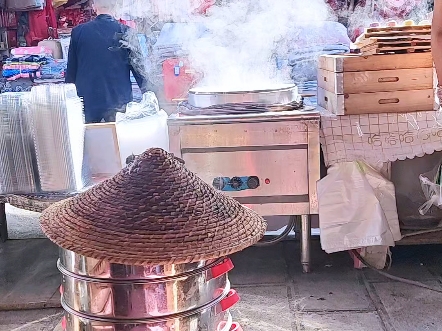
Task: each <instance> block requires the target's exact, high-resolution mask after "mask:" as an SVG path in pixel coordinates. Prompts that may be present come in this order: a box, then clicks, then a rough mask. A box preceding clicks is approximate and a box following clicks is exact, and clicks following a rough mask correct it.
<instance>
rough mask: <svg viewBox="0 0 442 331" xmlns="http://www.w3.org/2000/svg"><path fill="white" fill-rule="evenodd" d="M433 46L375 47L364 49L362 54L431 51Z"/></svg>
mask: <svg viewBox="0 0 442 331" xmlns="http://www.w3.org/2000/svg"><path fill="white" fill-rule="evenodd" d="M430 51H431V46H405V47H391V46H390V47H384V48H378V47H374V48H373V49H371V50H369V51H364V52H363V53H362V55H364V56H367V55H385V54H410V53H422V52H427V53H430Z"/></svg>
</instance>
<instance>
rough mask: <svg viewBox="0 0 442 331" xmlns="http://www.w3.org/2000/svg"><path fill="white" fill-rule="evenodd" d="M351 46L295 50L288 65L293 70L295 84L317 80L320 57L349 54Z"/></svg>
mask: <svg viewBox="0 0 442 331" xmlns="http://www.w3.org/2000/svg"><path fill="white" fill-rule="evenodd" d="M349 52H350V46H349V45H342V44H331V45H321V46H316V45H315V46H312V47H305V48H303V49H297V50H293V51H291V52H290V53H289V55H288V65H289V66H290V67H291V68H292V69H291V78H292V79H293V80H294V81H295V82H300V81H308V80H315V79H316V77H317V75H318V73H317V71H318V70H317V69H318V58H319V56H320V55H327V54H328V55H333V54H343V53H349Z"/></svg>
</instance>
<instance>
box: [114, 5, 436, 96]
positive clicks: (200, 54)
mask: <svg viewBox="0 0 442 331" xmlns="http://www.w3.org/2000/svg"><path fill="white" fill-rule="evenodd" d="M117 1H118V5H117V6H116V15H117V16H118V17H122V18H126V19H134V18H135V19H138V22H139V24H138V32H141V33H143V34H145V35H147V36H149V37H152V38H154V39H155V38H156V37H157V36H158V35H157V33H155V31H154V30H155V29H153V27H154V26H155V25H156V24H157V22H159V21H166V22H167V21H169V22H171V21H173V22H192V24H190V25H188V26H186V28H183V29H182V31H180V32H179V36H174V37H175V38H177V37H178V39H179V43H180V44H181V51H182V55H184V56H185V57H187V58H188V59H189V60H190V64H191V67H192V68H193V69H194V70H196V71H197V72H201V73H203V74H204V78H203V79H202V81H200V83H199V86H204V87H208V88H217V89H243V88H246V89H255V88H261V87H268V86H269V84H280V83H287V82H293V72H290V69H287V68H288V66H286V65H285V66H284V65H283V66H282V67H283V68H286V70H277V65H276V64H277V60H278V59H279V60H282V61H287V62H288V61H290V59H289V58H288V57H289V56H288V54H290V53H291V54H293V53H303V52H305V50H306V49H308V50H309V51H308V52H306V55H305V56H304V57H303V56H300V57H296V59H298V58H303V59H302V61H306V63H307V64H306V65H305V67H306V68H309V67H310V66H311V63H312V62H314V61H316V58H317V55H318V52H316V53H315V52H314V51H312V50H313V49H314V48H315V46H318V49H319V48H320V47H321V46H323V45H324V44H329V45H330V44H348V42H349V40H348V39H347V40H343V39H342V35H343V34H344V35H345V34H346V32H344V33H343V34H342V33H341V35H340V36H339V33H338V34H336V33H334V32H333V31H330V30H333V29H328V30H327V29H324V28H323V27H324V22H325V21H327V20H328V21H330V20H332V21H336V19H337V18H336V17H335V16H334V14H333V13H332V10H331V9H330V7H329V6H328V5H327V4H326V3H325V1H324V0H308V1H306V0H223V1H221V2H222V5H220V6H214V7H212V8H211V9H210V10H209V12H208V14H209V15H208V16H195V15H192V12H193V11H194V10H195V9H196V8H197V7H199V5H200V4H201V2H202V0H188V1H186V0H117ZM406 1H408V0H406ZM411 1H414V0H411ZM218 2H219V1H218ZM427 11H428V10H427V8H426V1H422V5H421V6H420V7H418V8H417V10H415V11H414V12H413V13H411V17H407V18H413V19H416V20H419V19H423V18H425V16H426V14H427ZM373 13H374V12H373V7H372V6H370V5H369V4H368V5H367V6H365V7H364V8H356V10H355V12H354V13H352V14H349V13H344V16H347V19H348V21H349V25H350V30H352V29H353V30H354V29H356V28H358V27H363V26H367V25H368V24H370V23H371V22H373V21H381V22H382V21H385V20H383V19H381V18H380V17H375V14H373ZM341 14H342V13H341ZM393 19H394V18H393ZM200 26H203V27H204V29H205V33H204V34H202V35H201V33H200V32H201V31H200ZM342 28H343V26H342ZM128 37H129V44H130V46H131V47H134V45H136V44H137V43H138V39H136V38H135V36H128ZM344 39H345V38H344ZM162 60H164V58H159V57H158V54H156V53H155V51H153V52H151V53H150V55H149V56H147V57H146V56H144V57H143V56H139V57H138V62H137V63H136V66H137V67H138V69H139V70H141V71H142V72H143V73H145V75H146V76H147V77H149V79H150V81H151V82H152V83H154V84H155V85H160V84H161V79H160V77H161V61H162ZM299 61H301V60H299ZM298 68H300V70H301V69H302V63H301V64H300V65H298ZM306 75H307V74H306ZM300 76H302V75H300ZM308 76H309V77H312V76H314V72H313V71H312V72H309V73H308ZM300 79H301V80H302V77H301V78H300ZM305 80H308V79H305Z"/></svg>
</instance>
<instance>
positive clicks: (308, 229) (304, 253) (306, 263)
mask: <svg viewBox="0 0 442 331" xmlns="http://www.w3.org/2000/svg"><path fill="white" fill-rule="evenodd" d="M311 237H312V224H311V222H310V216H309V215H302V216H301V263H302V270H303V272H304V273H310V242H311Z"/></svg>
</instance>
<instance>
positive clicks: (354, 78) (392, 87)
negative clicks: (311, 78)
mask: <svg viewBox="0 0 442 331" xmlns="http://www.w3.org/2000/svg"><path fill="white" fill-rule="evenodd" d="M318 86H319V87H320V88H322V89H324V90H326V91H329V92H332V93H336V94H346V93H350V94H352V93H367V92H391V91H406V90H428V89H432V88H433V68H415V69H398V70H379V71H350V72H338V73H336V72H332V71H327V70H323V69H319V70H318Z"/></svg>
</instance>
